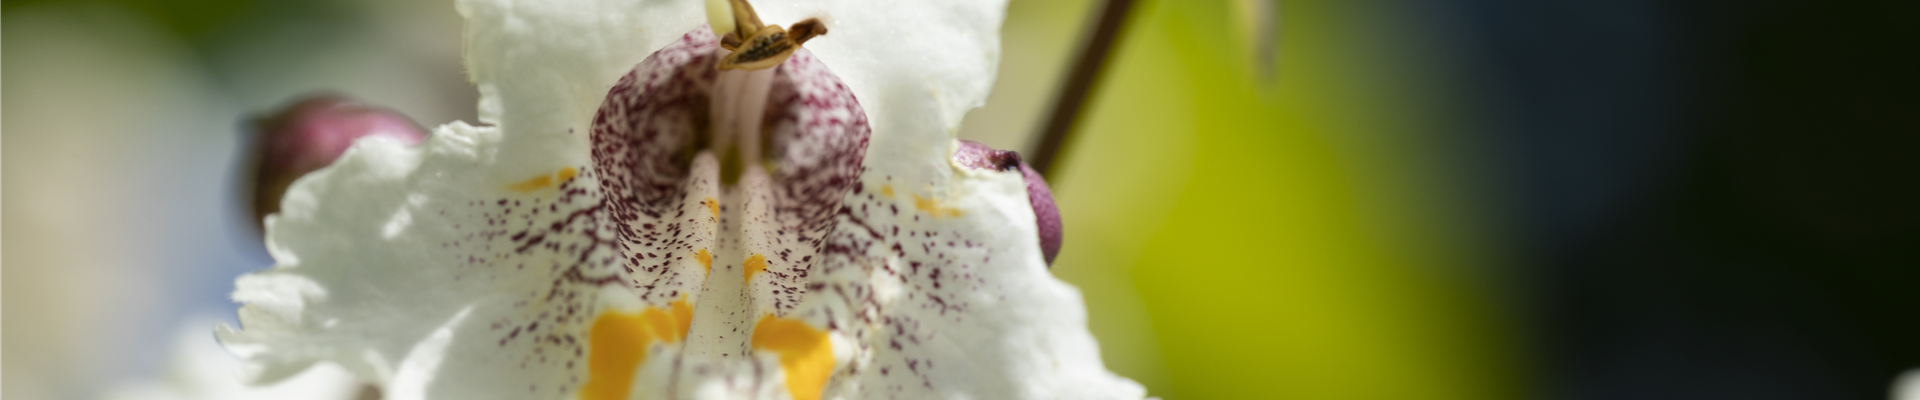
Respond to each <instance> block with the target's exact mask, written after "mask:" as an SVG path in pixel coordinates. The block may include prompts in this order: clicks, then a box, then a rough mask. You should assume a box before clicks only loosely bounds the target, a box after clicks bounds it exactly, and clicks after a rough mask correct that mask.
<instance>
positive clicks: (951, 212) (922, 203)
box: [913, 194, 960, 217]
mask: <svg viewBox="0 0 1920 400" xmlns="http://www.w3.org/2000/svg"><path fill="white" fill-rule="evenodd" d="M913 208H917V209H920V211H926V212H927V214H929V215H933V216H934V217H958V216H960V209H958V208H953V207H948V206H945V205H942V204H940V201H939V200H934V199H929V198H925V197H920V195H917V194H916V195H913Z"/></svg>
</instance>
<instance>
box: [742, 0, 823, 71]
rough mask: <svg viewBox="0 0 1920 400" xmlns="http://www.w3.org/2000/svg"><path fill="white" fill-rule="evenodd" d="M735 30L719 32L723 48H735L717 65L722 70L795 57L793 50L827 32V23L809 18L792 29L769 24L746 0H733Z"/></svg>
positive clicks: (767, 64)
mask: <svg viewBox="0 0 1920 400" xmlns="http://www.w3.org/2000/svg"><path fill="white" fill-rule="evenodd" d="M729 4H730V5H731V8H732V10H731V11H732V16H733V21H732V22H733V25H734V29H733V30H731V31H728V32H726V33H725V34H721V35H720V48H723V49H727V50H728V51H732V52H733V53H732V54H728V55H727V56H726V57H725V58H722V59H720V63H719V64H718V65H716V67H717V68H719V69H721V70H735V69H744V70H761V69H767V68H772V67H773V66H776V65H780V63H784V62H786V61H787V58H789V57H793V51H794V50H796V49H799V48H800V45H801V44H804V43H806V42H807V40H810V39H813V38H814V37H816V36H820V35H825V34H827V26H826V24H824V23H822V22H820V20H819V19H816V18H807V19H806V20H804V21H800V22H797V23H794V24H793V28H792V29H784V28H781V27H780V26H779V25H766V24H763V23H761V22H760V16H759V15H758V14H756V13H754V11H753V5H751V4H747V2H746V1H745V0H731V1H730V2H729Z"/></svg>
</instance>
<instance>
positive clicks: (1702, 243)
mask: <svg viewBox="0 0 1920 400" xmlns="http://www.w3.org/2000/svg"><path fill="white" fill-rule="evenodd" d="M1547 3H1550V4H1547ZM1547 3H1542V2H1526V1H1502V0H1483V1H1475V0H1465V1H1450V2H1447V3H1446V6H1435V7H1436V8H1444V9H1445V10H1444V12H1448V13H1452V16H1453V17H1455V18H1459V20H1460V21H1461V23H1460V24H1461V25H1464V26H1467V27H1469V28H1468V29H1467V31H1468V32H1470V34H1469V35H1467V36H1466V38H1467V40H1468V41H1469V43H1471V45H1470V46H1469V47H1473V48H1477V49H1478V52H1477V53H1473V54H1471V56H1470V57H1471V61H1470V62H1471V63H1474V64H1473V65H1472V67H1477V68H1470V70H1471V71H1473V72H1474V73H1473V75H1472V81H1473V82H1474V84H1473V85H1472V87H1474V88H1475V89H1476V90H1480V91H1482V94H1483V95H1484V96H1485V98H1486V99H1489V100H1488V101H1489V102H1491V103H1493V104H1494V105H1495V106H1494V107H1490V109H1493V110H1500V111H1501V112H1495V113H1492V115H1489V116H1488V117H1489V118H1490V121H1492V124H1491V125H1493V126H1495V127H1496V128H1495V129H1493V130H1491V131H1486V132H1482V134H1483V135H1482V136H1478V137H1472V138H1469V140H1474V141H1477V143H1480V144H1483V145H1484V146H1486V147H1487V150H1485V151H1486V153H1487V154H1492V155H1494V157H1495V158H1496V160H1495V161H1494V164H1495V165H1497V167H1496V168H1495V169H1496V170H1498V171H1502V172H1501V173H1500V174H1499V176H1498V177H1497V178H1496V179H1495V181H1496V182H1499V184H1500V185H1501V186H1504V189H1505V193H1504V196H1505V198H1506V199H1507V203H1505V204H1504V205H1503V206H1504V207H1505V209H1506V210H1507V215H1506V217H1508V218H1510V220H1509V221H1510V223H1509V231H1508V233H1507V235H1509V236H1510V241H1509V243H1510V244H1511V245H1513V246H1514V247H1515V248H1516V249H1518V250H1517V251H1516V252H1515V253H1516V254H1515V255H1516V259H1517V260H1519V262H1518V264H1517V265H1515V266H1514V267H1515V269H1514V270H1515V271H1516V273H1517V279H1516V282H1519V283H1520V284H1521V288H1520V290H1519V292H1520V293H1521V294H1520V295H1519V297H1520V298H1521V299H1523V301H1522V302H1521V303H1523V304H1522V305H1521V306H1520V307H1521V308H1522V309H1523V310H1525V311H1524V313H1523V314H1524V315H1527V316H1530V317H1531V318H1528V319H1527V320H1528V321H1529V322H1528V323H1527V324H1526V325H1528V326H1530V327H1531V332H1530V333H1531V334H1532V336H1533V337H1534V338H1535V343H1534V344H1533V345H1534V346H1535V347H1536V348H1535V349H1533V350H1534V351H1533V352H1532V357H1533V358H1534V359H1535V362H1536V363H1537V364H1536V365H1538V366H1539V367H1542V368H1543V371H1544V372H1543V373H1542V374H1541V375H1543V376H1541V377H1542V378H1545V379H1544V381H1543V382H1540V383H1539V385H1540V387H1541V388H1542V389H1544V390H1543V392H1541V393H1538V394H1539V395H1541V397H1543V398H1557V399H1877V398H1885V396H1886V391H1887V388H1888V385H1889V382H1891V380H1892V379H1893V377H1894V376H1895V375H1896V374H1898V373H1900V372H1901V371H1903V370H1905V369H1907V368H1910V367H1912V366H1914V365H1920V287H1917V286H1916V284H1920V173H1916V172H1920V80H1917V79H1916V78H1915V76H1916V72H1920V2H1913V1H1821V2H1814V1H1747V2H1732V1H1725V2H1713V1H1701V2H1671V1H1563V2H1547Z"/></svg>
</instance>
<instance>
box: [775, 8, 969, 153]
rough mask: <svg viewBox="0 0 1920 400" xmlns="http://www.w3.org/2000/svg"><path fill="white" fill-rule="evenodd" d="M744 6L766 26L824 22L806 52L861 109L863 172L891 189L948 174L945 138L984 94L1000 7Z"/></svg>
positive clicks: (947, 143)
mask: <svg viewBox="0 0 1920 400" xmlns="http://www.w3.org/2000/svg"><path fill="white" fill-rule="evenodd" d="M753 6H754V9H755V10H757V11H759V13H760V18H761V19H762V20H764V21H766V22H767V23H769V24H782V25H784V24H789V23H793V22H797V21H800V20H802V19H806V18H809V17H814V18H820V19H821V20H822V21H825V22H826V23H827V29H828V30H827V35H826V36H821V37H818V38H814V39H813V40H812V41H808V42H807V44H806V48H807V49H808V50H811V51H813V54H814V55H815V56H817V57H819V58H820V60H821V62H823V63H826V64H827V66H828V67H830V68H833V70H834V71H835V72H838V73H839V75H840V79H842V80H844V81H846V83H847V86H848V87H851V88H853V92H854V97H856V98H859V99H860V104H861V105H863V106H865V107H866V110H867V117H868V118H869V119H870V120H871V121H872V123H873V142H872V144H870V145H869V146H868V148H867V162H866V165H867V168H868V169H869V170H872V171H877V172H883V173H885V174H887V175H891V176H893V177H895V178H896V179H899V180H900V181H901V182H933V181H936V180H945V179H946V176H947V175H949V174H951V170H949V169H948V168H946V159H947V155H948V154H951V150H952V149H951V148H949V142H950V140H948V139H952V138H954V135H955V134H956V133H958V132H959V130H960V120H961V118H962V117H965V116H966V113H967V111H968V110H972V109H974V108H978V107H980V106H981V105H983V104H986V101H987V93H988V91H990V90H992V88H993V77H994V74H995V71H996V68H998V66H999V65H1000V22H1001V20H1003V19H1005V18H1006V9H1007V7H1006V2H1005V1H1004V0H939V1H885V0H882V1H874V0H822V1H771V0H763V1H758V2H754V3H753ZM924 189H927V190H941V188H936V187H931V186H929V187H927V188H924Z"/></svg>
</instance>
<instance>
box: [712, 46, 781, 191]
mask: <svg viewBox="0 0 1920 400" xmlns="http://www.w3.org/2000/svg"><path fill="white" fill-rule="evenodd" d="M773 72H774V70H773V69H772V68H767V69H759V70H727V71H720V77H719V79H718V80H716V81H715V82H714V88H713V95H712V97H711V100H710V104H711V107H709V108H708V110H709V112H710V113H711V117H712V121H713V141H712V142H710V143H712V145H713V147H712V148H711V149H710V150H712V151H713V153H714V154H715V155H718V156H719V157H720V163H721V167H720V176H721V181H722V182H727V183H732V182H734V181H735V179H737V178H738V177H739V176H740V172H741V171H742V170H743V169H745V168H752V167H756V166H759V165H760V164H761V163H762V162H763V161H764V159H762V147H763V146H764V145H763V143H765V142H766V141H765V140H762V137H761V136H762V132H761V124H762V122H763V119H764V118H765V114H766V110H767V93H768V92H770V91H772V90H773Z"/></svg>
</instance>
